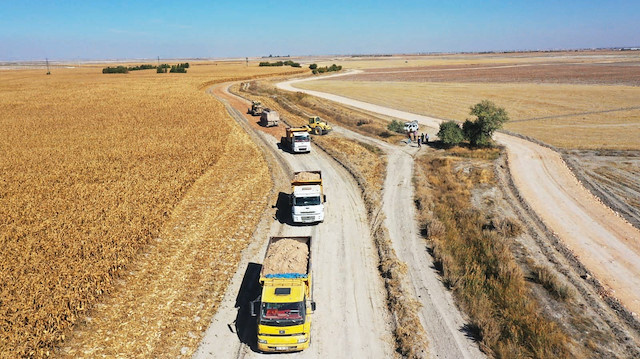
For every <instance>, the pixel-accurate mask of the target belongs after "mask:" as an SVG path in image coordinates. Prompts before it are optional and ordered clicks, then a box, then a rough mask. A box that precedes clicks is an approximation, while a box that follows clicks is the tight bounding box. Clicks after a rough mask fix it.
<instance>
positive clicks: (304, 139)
mask: <svg viewBox="0 0 640 359" xmlns="http://www.w3.org/2000/svg"><path fill="white" fill-rule="evenodd" d="M293 140H294V141H295V142H309V136H295V137H294V138H293Z"/></svg>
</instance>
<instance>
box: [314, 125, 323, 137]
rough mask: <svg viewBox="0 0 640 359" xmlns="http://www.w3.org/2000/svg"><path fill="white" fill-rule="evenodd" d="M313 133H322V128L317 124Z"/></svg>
mask: <svg viewBox="0 0 640 359" xmlns="http://www.w3.org/2000/svg"><path fill="white" fill-rule="evenodd" d="M313 133H315V134H316V135H321V134H322V129H321V128H320V127H317V126H316V128H314V129H313Z"/></svg>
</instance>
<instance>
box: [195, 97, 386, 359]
mask: <svg viewBox="0 0 640 359" xmlns="http://www.w3.org/2000/svg"><path fill="white" fill-rule="evenodd" d="M227 86H228V85H227ZM227 86H220V87H217V88H216V89H214V90H213V95H214V96H216V97H217V98H219V99H220V100H222V101H223V102H225V104H226V105H227V108H228V110H229V111H230V113H232V115H233V116H234V118H236V120H238V121H239V123H240V124H241V125H243V127H245V129H246V130H247V131H248V132H249V133H250V134H251V135H253V136H255V137H256V138H257V139H258V140H259V141H257V142H260V143H261V146H262V148H263V149H264V150H265V155H266V156H267V157H270V158H271V160H270V161H269V162H270V163H272V164H273V166H274V167H273V168H272V171H273V172H275V173H276V175H275V176H276V181H275V182H276V183H277V184H278V186H280V188H281V189H280V191H281V193H280V195H279V196H278V200H277V203H274V207H275V208H274V209H273V210H270V211H268V212H269V213H266V214H265V216H264V218H263V222H262V224H261V226H260V228H259V229H258V230H257V231H256V234H255V236H254V243H253V244H252V245H251V246H250V247H249V248H248V249H247V250H246V251H245V253H244V255H243V260H242V263H241V267H240V268H241V269H240V270H239V271H238V272H237V273H236V275H235V276H234V278H233V281H232V283H231V284H230V285H229V289H228V290H227V293H226V294H225V297H224V299H223V302H222V303H221V306H220V308H218V310H217V314H216V315H215V316H214V318H213V320H212V322H211V325H210V327H209V329H208V330H207V332H206V334H205V337H204V338H203V340H202V342H201V344H200V347H199V348H198V350H197V352H196V353H195V355H194V358H211V357H216V358H245V357H256V356H259V355H260V354H258V353H257V352H256V351H255V347H254V346H255V344H254V343H255V340H256V334H255V332H256V322H255V318H253V317H250V316H249V315H248V313H249V301H250V300H253V299H255V298H256V297H257V296H258V294H259V288H258V284H257V276H258V273H259V270H260V266H259V263H261V262H262V258H263V256H264V251H265V248H266V240H267V238H268V236H275V235H294V236H301V235H305V236H308V235H310V236H312V237H313V242H312V246H313V248H312V251H313V276H314V288H313V291H314V299H315V301H316V303H317V310H316V311H315V313H314V315H313V322H312V326H311V328H312V329H311V337H312V342H311V346H310V347H309V349H307V350H305V351H303V352H300V353H296V354H293V355H292V357H296V358H298V357H299V358H349V357H353V358H355V357H365V358H390V357H393V355H394V352H393V342H392V340H393V339H392V337H391V328H390V326H389V323H390V322H391V320H390V318H389V314H388V311H387V309H386V305H385V291H384V286H383V282H382V280H381V278H380V276H379V273H378V270H377V254H376V251H375V249H374V244H373V239H372V237H371V234H370V232H369V227H368V221H367V215H366V210H365V206H364V202H363V200H362V198H361V196H360V190H359V189H358V187H357V185H356V183H355V181H354V180H353V179H352V177H351V176H350V175H349V174H348V173H347V172H346V170H344V169H343V168H342V166H340V165H339V164H338V163H336V162H335V161H334V160H333V159H332V158H330V157H329V156H328V155H326V154H325V153H324V152H322V151H320V150H318V149H317V148H313V149H312V152H311V153H310V154H297V155H293V154H290V153H287V152H284V151H281V150H279V149H278V147H277V142H278V141H279V138H278V139H276V138H275V137H273V136H272V135H269V134H266V133H264V132H262V131H260V130H258V129H257V128H256V127H255V120H254V118H252V117H249V116H246V115H243V114H244V112H246V109H247V106H248V104H247V102H246V101H244V100H241V99H239V98H238V97H235V96H233V95H231V94H229V93H228V92H227V91H226V88H227ZM239 165H240V164H239ZM246 165H250V164H246ZM283 168H284V171H283V170H282V169H283ZM303 170H321V171H322V177H323V182H324V187H325V193H326V195H327V205H326V213H325V221H324V223H321V224H319V225H315V226H291V225H289V224H288V223H287V222H288V219H287V218H288V216H287V212H288V211H289V208H288V202H287V200H286V194H287V193H288V192H289V191H290V186H289V183H288V181H289V180H290V176H291V175H292V171H303Z"/></svg>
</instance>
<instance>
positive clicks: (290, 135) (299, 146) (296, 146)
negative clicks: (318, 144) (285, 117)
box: [280, 127, 311, 153]
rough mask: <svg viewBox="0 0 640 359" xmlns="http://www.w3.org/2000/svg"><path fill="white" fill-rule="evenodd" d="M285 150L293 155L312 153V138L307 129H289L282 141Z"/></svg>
mask: <svg viewBox="0 0 640 359" xmlns="http://www.w3.org/2000/svg"><path fill="white" fill-rule="evenodd" d="M280 144H281V145H282V147H283V148H287V149H288V150H289V151H291V152H293V153H300V152H311V137H310V136H309V130H308V129H307V128H306V127H287V129H286V135H285V137H282V138H281V139H280Z"/></svg>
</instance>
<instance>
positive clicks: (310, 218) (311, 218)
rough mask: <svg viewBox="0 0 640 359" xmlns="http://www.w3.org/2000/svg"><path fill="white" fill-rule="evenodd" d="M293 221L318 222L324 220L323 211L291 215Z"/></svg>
mask: <svg viewBox="0 0 640 359" xmlns="http://www.w3.org/2000/svg"><path fill="white" fill-rule="evenodd" d="M292 217H293V222H294V223H318V222H322V221H324V213H320V214H303V215H299V216H298V215H295V214H294V215H292Z"/></svg>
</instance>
